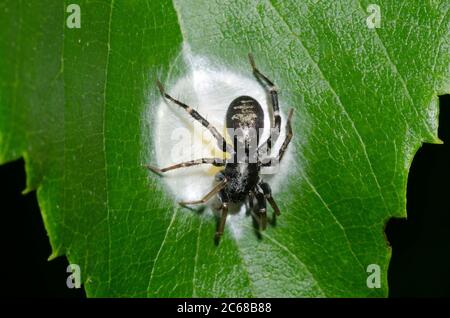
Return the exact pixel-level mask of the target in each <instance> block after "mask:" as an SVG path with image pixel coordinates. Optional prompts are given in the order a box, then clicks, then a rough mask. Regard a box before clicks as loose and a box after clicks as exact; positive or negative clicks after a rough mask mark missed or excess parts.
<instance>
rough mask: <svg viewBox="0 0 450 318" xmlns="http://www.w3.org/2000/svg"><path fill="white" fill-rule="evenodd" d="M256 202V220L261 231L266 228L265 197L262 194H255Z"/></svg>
mask: <svg viewBox="0 0 450 318" xmlns="http://www.w3.org/2000/svg"><path fill="white" fill-rule="evenodd" d="M256 201H257V202H258V205H257V206H258V212H257V213H258V214H257V220H258V222H259V227H260V229H261V230H265V229H266V227H267V208H266V197H265V196H264V194H263V193H261V192H256Z"/></svg>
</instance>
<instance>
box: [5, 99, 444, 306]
mask: <svg viewBox="0 0 450 318" xmlns="http://www.w3.org/2000/svg"><path fill="white" fill-rule="evenodd" d="M439 137H440V138H441V139H442V140H443V141H444V145H430V144H425V145H423V147H422V148H421V149H420V150H419V151H418V153H417V154H416V156H415V157H414V161H413V164H412V167H411V170H410V174H409V178H408V193H407V210H408V219H407V220H404V219H392V220H391V221H389V223H388V224H387V226H386V234H387V238H388V240H389V242H390V243H391V245H392V260H391V264H390V267H389V273H388V280H389V289H390V296H391V297H405V296H412V297H439V296H446V297H448V296H450V271H449V269H450V195H449V191H448V189H449V187H448V182H449V180H450V179H449V176H450V173H449V164H450V95H446V96H442V97H440V116H439ZM25 178H26V177H25V171H24V162H23V160H18V161H15V162H11V163H8V164H5V165H3V166H0V200H1V201H0V207H1V213H2V218H1V219H2V222H1V228H0V247H1V253H2V261H1V263H2V265H1V266H2V274H3V275H2V280H1V284H2V288H1V290H2V292H4V293H5V296H9V297H11V296H13V297H22V296H25V297H75V298H79V297H85V293H84V290H83V289H82V288H81V289H69V288H67V287H66V279H67V276H68V275H69V274H68V273H66V268H67V265H68V262H67V259H66V258H65V257H59V258H57V259H55V260H52V261H47V258H48V256H49V255H50V254H51V249H50V244H49V241H48V237H47V234H46V231H45V229H44V225H43V222H42V218H41V215H40V211H39V207H38V204H37V200H36V193H35V192H31V193H28V194H26V195H22V194H21V192H22V190H23V189H24V188H25V180H26V179H25Z"/></svg>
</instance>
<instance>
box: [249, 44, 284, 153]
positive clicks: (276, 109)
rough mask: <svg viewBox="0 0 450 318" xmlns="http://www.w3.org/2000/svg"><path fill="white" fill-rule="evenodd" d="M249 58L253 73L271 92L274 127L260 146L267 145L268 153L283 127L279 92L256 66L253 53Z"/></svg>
mask: <svg viewBox="0 0 450 318" xmlns="http://www.w3.org/2000/svg"><path fill="white" fill-rule="evenodd" d="M248 59H249V60H250V65H251V66H252V68H253V74H254V75H255V77H256V78H257V79H258V81H259V82H260V83H261V84H262V85H263V86H264V88H265V89H266V90H267V91H268V93H269V94H270V98H271V101H272V111H273V113H272V114H273V118H272V119H273V123H274V125H273V127H272V130H271V133H270V136H269V138H267V140H266V141H265V142H264V143H263V144H262V145H261V146H259V147H258V150H260V149H264V148H266V147H267V154H270V152H271V150H272V145H274V144H275V143H276V141H277V139H278V136H279V135H280V127H281V117H280V107H279V105H278V92H277V88H276V87H275V84H274V83H273V82H272V81H271V80H270V79H268V78H267V77H266V76H265V75H264V74H262V73H261V72H260V71H259V70H258V68H257V67H256V64H255V60H254V58H253V55H252V54H251V53H249V54H248Z"/></svg>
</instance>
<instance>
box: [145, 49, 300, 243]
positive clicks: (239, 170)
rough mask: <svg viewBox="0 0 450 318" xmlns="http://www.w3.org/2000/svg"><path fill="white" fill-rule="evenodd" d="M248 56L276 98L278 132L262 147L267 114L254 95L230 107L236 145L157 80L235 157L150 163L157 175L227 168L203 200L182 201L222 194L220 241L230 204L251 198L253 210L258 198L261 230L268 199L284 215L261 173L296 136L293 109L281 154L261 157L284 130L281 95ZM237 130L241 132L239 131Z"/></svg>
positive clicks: (229, 126) (229, 125) (275, 127)
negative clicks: (201, 167) (161, 164)
mask: <svg viewBox="0 0 450 318" xmlns="http://www.w3.org/2000/svg"><path fill="white" fill-rule="evenodd" d="M248 56H249V60H250V64H251V66H252V68H253V74H254V75H255V77H256V78H257V80H258V81H259V82H260V83H261V84H262V85H263V86H264V88H265V89H266V90H267V91H268V94H269V95H270V97H271V101H272V110H273V127H272V130H273V132H275V133H271V134H270V136H269V137H268V139H267V140H266V141H265V142H264V143H263V144H262V145H260V146H259V147H258V146H257V145H258V141H259V131H260V129H263V128H264V113H263V110H262V108H261V106H260V105H259V103H258V102H257V101H256V100H255V99H253V98H252V97H249V96H239V97H237V98H236V99H234V100H233V101H232V102H231V104H230V106H229V107H228V110H227V114H226V124H227V129H228V130H229V131H230V130H231V131H232V134H231V135H232V136H233V146H231V145H230V144H228V143H227V142H226V141H225V138H223V136H222V135H221V134H220V133H219V132H218V131H217V129H216V128H215V127H213V126H212V125H211V124H210V123H209V122H208V121H207V120H206V119H205V118H204V117H202V116H201V115H200V114H199V113H198V112H197V111H195V110H194V109H193V108H192V107H190V106H188V105H186V104H184V103H182V102H180V101H178V100H176V99H174V98H173V97H172V96H170V95H169V94H167V93H166V92H165V90H164V87H163V86H162V84H161V82H159V81H157V82H156V83H157V85H158V87H159V90H160V92H161V95H162V96H163V97H165V98H167V99H168V100H170V101H172V102H174V103H175V104H177V105H178V106H181V107H182V108H184V109H185V110H186V111H187V112H188V113H189V114H190V115H191V116H192V117H193V118H194V119H195V120H197V121H199V122H200V123H201V124H202V125H203V126H204V127H206V128H207V129H208V130H209V131H210V132H211V133H212V135H213V136H214V137H215V138H216V140H217V142H218V145H219V148H220V149H222V150H223V151H224V152H227V153H229V154H230V155H231V158H229V159H223V158H201V159H196V160H191V161H187V162H183V163H179V164H176V165H172V166H169V167H166V168H162V169H159V168H156V167H153V166H150V165H148V166H147V167H148V168H149V169H150V170H152V171H153V172H155V173H157V174H162V173H164V172H166V171H169V170H174V169H178V168H183V167H189V166H194V165H199V164H212V165H214V166H224V167H225V169H224V170H222V171H220V172H219V173H217V174H216V181H217V184H216V185H215V186H214V188H213V189H212V190H211V191H210V192H209V193H207V194H206V195H205V196H204V197H203V198H202V199H201V200H197V201H185V202H180V204H181V205H183V206H186V205H193V204H202V203H206V202H207V201H208V200H209V199H211V198H212V197H213V196H214V195H216V194H218V196H219V199H220V202H221V217H220V222H219V226H218V229H217V231H216V235H215V238H216V241H218V240H219V239H220V237H221V236H222V234H223V231H224V227H225V222H226V219H227V214H228V204H229V203H230V202H233V203H242V202H245V200H247V199H248V203H249V206H250V209H251V210H254V201H255V199H256V202H257V205H256V207H257V211H256V214H255V213H253V215H254V216H255V217H256V220H257V221H258V224H259V227H260V228H261V229H265V228H266V224H267V214H266V200H267V201H269V204H270V205H271V206H272V208H273V210H274V213H275V215H280V209H279V208H278V206H277V204H276V203H275V200H274V199H273V197H272V194H271V189H270V186H269V184H268V183H266V182H264V181H263V180H261V179H260V176H259V174H260V170H261V167H264V166H270V165H271V163H272V162H273V160H274V159H275V160H276V161H277V162H279V161H280V160H281V159H282V158H283V155H284V154H285V152H286V149H287V147H288V145H289V142H290V141H291V138H292V127H291V117H292V113H293V109H291V110H290V111H289V115H288V120H287V124H286V130H287V132H286V138H285V140H284V142H283V145H282V146H281V148H280V150H279V152H278V154H277V156H276V157H273V158H270V157H269V160H261V158H260V157H261V153H262V152H263V151H264V152H265V153H266V154H271V147H272V145H273V144H275V142H276V140H277V138H278V136H279V133H280V126H281V117H280V113H279V106H278V94H277V89H276V87H275V85H274V84H273V82H272V81H271V80H269V79H268V78H267V77H266V76H264V75H263V74H262V73H261V72H260V71H259V70H258V69H257V68H256V65H255V62H254V59H253V56H252V54H249V55H248ZM237 132H239V134H238V133H237ZM255 144H256V147H252V145H255ZM266 159H267V158H266Z"/></svg>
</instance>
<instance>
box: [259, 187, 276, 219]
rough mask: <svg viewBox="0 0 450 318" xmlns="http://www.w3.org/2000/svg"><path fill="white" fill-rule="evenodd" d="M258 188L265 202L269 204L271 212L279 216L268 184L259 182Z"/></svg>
mask: <svg viewBox="0 0 450 318" xmlns="http://www.w3.org/2000/svg"><path fill="white" fill-rule="evenodd" d="M259 187H260V188H261V190H262V191H263V193H264V195H265V197H266V199H267V201H269V204H270V206H271V207H272V209H273V211H274V212H275V215H276V216H279V215H280V214H281V213H280V208H278V205H277V203H276V202H275V200H274V199H273V197H272V189H271V188H270V186H269V184H268V183H266V182H261V183H259Z"/></svg>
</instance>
